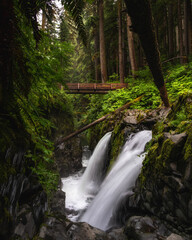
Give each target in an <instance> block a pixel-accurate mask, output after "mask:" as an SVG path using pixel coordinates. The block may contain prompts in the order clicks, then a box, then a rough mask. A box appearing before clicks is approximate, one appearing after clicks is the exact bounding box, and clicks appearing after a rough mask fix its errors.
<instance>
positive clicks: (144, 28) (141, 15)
mask: <svg viewBox="0 0 192 240" xmlns="http://www.w3.org/2000/svg"><path fill="white" fill-rule="evenodd" d="M124 1H125V4H126V7H127V12H128V14H129V16H130V17H131V21H132V26H131V28H132V31H134V32H136V33H137V34H138V36H139V39H140V42H141V45H142V47H143V50H144V52H145V55H146V59H147V62H148V65H149V68H150V70H151V72H152V75H153V78H154V82H155V84H156V86H157V88H158V89H159V92H160V96H161V99H162V101H163V103H164V105H165V107H169V99H168V95H167V90H166V87H165V82H164V78H163V74H162V69H161V63H160V55H159V49H158V44H157V38H156V34H155V29H154V24H153V18H152V11H151V5H150V2H149V0H124Z"/></svg>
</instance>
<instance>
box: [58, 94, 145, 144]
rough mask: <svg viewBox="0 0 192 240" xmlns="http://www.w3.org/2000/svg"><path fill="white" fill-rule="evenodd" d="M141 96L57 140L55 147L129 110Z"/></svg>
mask: <svg viewBox="0 0 192 240" xmlns="http://www.w3.org/2000/svg"><path fill="white" fill-rule="evenodd" d="M143 96H144V95H141V96H139V97H138V98H135V99H134V100H132V101H130V102H128V103H126V104H125V105H123V106H122V107H120V108H117V109H116V110H115V111H113V112H111V113H108V114H107V115H105V116H103V117H101V118H99V119H97V120H95V121H94V122H92V123H90V124H88V125H86V126H84V127H82V128H81V129H79V130H77V131H75V132H73V133H71V134H70V135H68V136H66V137H64V138H61V139H59V140H58V141H57V142H56V145H59V144H61V143H62V142H65V141H67V140H69V139H70V138H72V137H74V136H76V135H78V134H80V133H82V132H84V131H85V130H87V129H88V128H90V127H92V126H94V125H96V124H98V123H100V122H103V121H104V120H106V119H107V118H108V117H110V116H111V115H113V114H117V113H119V112H121V111H123V110H125V109H126V108H129V107H130V106H131V105H132V104H133V103H136V102H138V101H140V100H141V98H142V97H143Z"/></svg>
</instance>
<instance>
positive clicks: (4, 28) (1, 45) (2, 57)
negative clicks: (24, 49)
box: [0, 0, 16, 113]
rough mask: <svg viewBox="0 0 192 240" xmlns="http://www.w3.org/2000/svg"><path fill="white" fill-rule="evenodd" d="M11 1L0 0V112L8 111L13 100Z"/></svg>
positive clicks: (13, 24) (12, 23)
mask: <svg viewBox="0 0 192 240" xmlns="http://www.w3.org/2000/svg"><path fill="white" fill-rule="evenodd" d="M13 9H14V8H13V1H11V0H10V1H7V0H1V2H0V16H1V18H0V73H1V74H0V113H5V112H7V111H8V106H9V103H11V101H12V100H13V76H12V69H13V43H14V38H15V34H14V27H15V25H16V24H15V19H14V10H13Z"/></svg>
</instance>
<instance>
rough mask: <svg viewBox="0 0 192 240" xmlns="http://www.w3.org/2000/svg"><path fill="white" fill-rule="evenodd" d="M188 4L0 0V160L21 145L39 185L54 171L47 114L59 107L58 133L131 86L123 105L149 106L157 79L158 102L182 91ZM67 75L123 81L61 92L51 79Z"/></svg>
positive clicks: (189, 48)
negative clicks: (104, 90)
mask: <svg viewBox="0 0 192 240" xmlns="http://www.w3.org/2000/svg"><path fill="white" fill-rule="evenodd" d="M58 3H59V5H58ZM191 3H192V2H191V0H184V1H181V0H177V1H175V0H157V1H156V0H155V1H154V0H151V1H149V0H145V1H143V0H135V1H133V0H125V1H122V0H97V1H93V0H92V1H91V0H87V1H84V0H78V1H69V0H62V1H57V2H56V1H53V0H43V1H39V0H10V1H7V0H2V1H1V3H0V16H1V24H0V36H1V38H0V71H1V76H0V129H1V139H0V143H1V146H2V147H1V161H2V162H4V163H5V162H6V160H5V156H6V152H7V149H9V148H10V147H11V146H14V147H15V148H18V149H21V148H22V149H24V150H25V151H28V153H27V158H28V159H30V160H32V163H31V165H32V169H33V171H34V172H36V174H37V175H38V176H39V178H40V179H41V182H42V184H44V187H45V188H47V190H48V191H49V190H50V189H49V188H51V186H52V184H51V182H52V181H56V180H55V179H57V176H56V175H54V177H53V172H52V169H51V168H52V167H51V166H52V161H53V151H54V144H53V138H52V137H53V133H54V132H55V131H56V130H57V126H56V123H55V121H54V119H53V115H54V114H55V113H58V112H59V113H60V112H63V113H65V116H66V117H65V118H64V121H65V122H66V125H69V126H68V129H67V131H66V133H65V134H67V133H69V132H70V131H72V130H73V129H74V128H77V127H79V126H80V125H82V123H84V124H85V123H87V122H88V121H90V120H94V119H95V118H97V117H99V116H102V115H103V114H106V113H108V112H110V111H113V110H114V109H115V108H117V107H120V106H121V105H123V104H125V103H126V102H127V101H130V100H132V99H133V98H136V97H138V96H139V95H141V94H145V97H144V98H143V99H142V101H141V102H140V103H138V104H137V105H134V106H132V107H135V108H156V107H158V106H159V105H160V104H161V101H160V98H159V93H158V91H157V88H158V89H159V91H160V96H161V99H162V100H163V102H164V104H165V106H166V107H168V106H169V101H170V103H172V102H174V101H175V99H176V98H177V97H178V96H179V94H184V93H186V92H187V91H191V88H192V86H191V77H190V75H191V53H192V31H191V29H192V28H191V26H192V13H191ZM148 66H149V68H148ZM149 69H150V70H151V72H150V71H149ZM152 79H154V82H155V85H156V86H157V88H156V87H155V85H154V83H153V81H152ZM67 82H71V83H106V82H107V83H111V82H121V83H123V82H126V83H128V88H127V89H123V90H117V91H114V92H109V93H108V94H106V95H103V96H98V95H92V96H91V95H85V96H71V95H67V94H66V92H65V91H64V90H63V89H62V87H61V86H64V87H66V83H67ZM165 83H166V84H165ZM61 89H62V90H61ZM167 91H168V95H169V99H168V95H167ZM85 110H86V111H85ZM69 119H71V120H70V121H69ZM48 176H50V177H48ZM4 177H5V178H6V176H4ZM47 179H49V180H50V182H49V181H45V180H47Z"/></svg>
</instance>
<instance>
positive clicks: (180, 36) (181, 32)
mask: <svg viewBox="0 0 192 240" xmlns="http://www.w3.org/2000/svg"><path fill="white" fill-rule="evenodd" d="M177 10H178V35H179V55H180V56H184V52H183V28H182V13H181V0H178V1H177ZM183 62H184V61H183V58H180V63H181V64H182V63H183Z"/></svg>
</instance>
